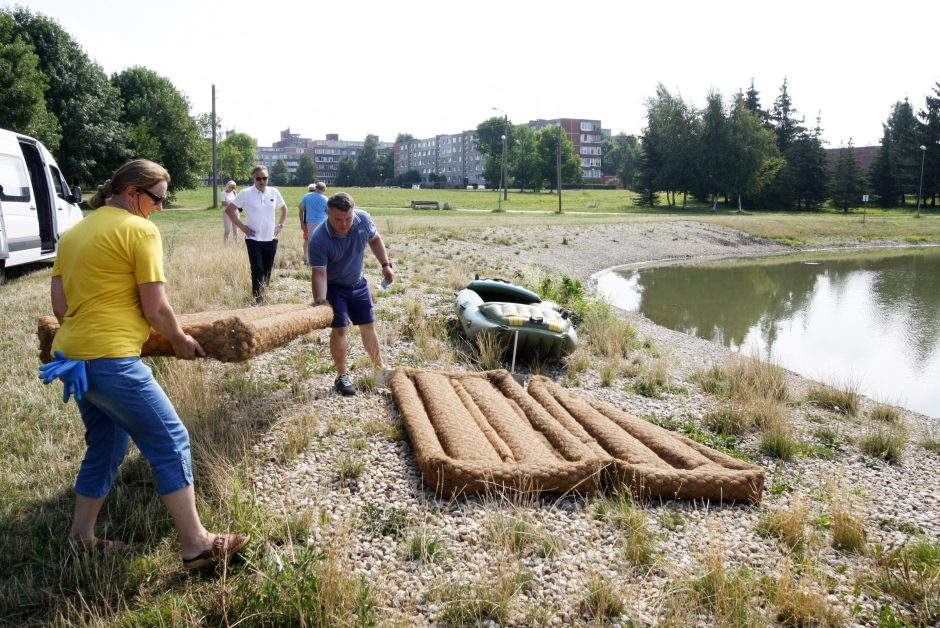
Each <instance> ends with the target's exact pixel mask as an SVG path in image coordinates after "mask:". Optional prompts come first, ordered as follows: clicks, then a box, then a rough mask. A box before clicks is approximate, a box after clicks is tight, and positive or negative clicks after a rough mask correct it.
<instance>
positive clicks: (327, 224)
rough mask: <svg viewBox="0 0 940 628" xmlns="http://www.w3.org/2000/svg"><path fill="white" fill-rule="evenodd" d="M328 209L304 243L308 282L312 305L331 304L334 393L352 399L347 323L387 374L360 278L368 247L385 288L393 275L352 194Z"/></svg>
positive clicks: (336, 196)
mask: <svg viewBox="0 0 940 628" xmlns="http://www.w3.org/2000/svg"><path fill="white" fill-rule="evenodd" d="M326 206H327V210H326V220H325V221H323V222H322V223H320V226H319V227H317V228H316V229H315V230H314V231H313V233H312V234H311V235H310V242H309V243H308V245H307V257H308V259H309V260H310V266H311V267H312V268H313V271H312V274H311V278H310V284H311V289H312V290H313V302H314V305H323V304H325V303H327V302H329V304H330V305H331V306H332V307H333V321H332V322H331V323H330V327H331V330H330V355H331V356H332V358H333V363H334V364H335V365H336V374H337V378H336V381H335V382H334V386H335V388H336V391H337V392H338V393H340V394H342V395H346V396H350V395H355V394H356V387H355V386H354V385H353V383H352V382H351V381H350V380H349V375H348V374H347V373H346V350H347V348H348V345H349V323H350V321H352V324H353V325H358V326H359V334H360V335H361V336H362V345H363V347H365V350H366V353H368V354H369V358H370V359H371V360H372V367H373V368H374V369H375V370H376V371H377V372H381V373H382V374H383V376H384V371H385V367H384V366H383V364H382V353H381V350H380V349H379V337H378V334H376V332H375V312H374V311H373V307H372V294H371V293H370V292H369V282H368V281H366V278H365V277H364V276H363V274H362V267H363V263H364V261H365V260H364V254H365V249H366V245H368V246H369V248H371V249H372V254H373V255H375V258H376V259H377V260H378V261H379V264H381V265H382V275H383V276H384V277H385V282H386V285H387V284H390V283H392V281H394V279H395V272H394V271H393V270H392V262H391V261H390V260H389V259H388V252H387V251H386V250H385V243H384V242H382V237H381V236H380V235H379V232H378V231H377V230H376V228H375V223H374V222H372V217H371V216H369V214H367V213H366V212H364V211H362V210H360V209H356V208H355V207H356V205H355V202H354V201H353V199H352V197H351V196H349V195H348V194H346V193H345V192H339V193H337V194H334V195H333V196H331V197H330V198H329V200H328V201H327V204H326Z"/></svg>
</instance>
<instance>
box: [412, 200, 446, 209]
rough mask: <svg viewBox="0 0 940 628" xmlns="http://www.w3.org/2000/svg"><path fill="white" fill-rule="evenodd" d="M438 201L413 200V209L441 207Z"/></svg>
mask: <svg viewBox="0 0 940 628" xmlns="http://www.w3.org/2000/svg"><path fill="white" fill-rule="evenodd" d="M440 208H441V204H440V203H439V202H438V201H411V209H440Z"/></svg>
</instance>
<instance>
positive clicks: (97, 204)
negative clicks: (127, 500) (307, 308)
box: [51, 159, 248, 569]
mask: <svg viewBox="0 0 940 628" xmlns="http://www.w3.org/2000/svg"><path fill="white" fill-rule="evenodd" d="M169 182H170V175H169V173H168V172H167V171H166V170H165V169H164V168H163V167H162V166H160V165H158V164H155V163H153V162H151V161H147V160H145V159H138V160H135V161H131V162H128V163H126V164H124V165H123V166H121V167H120V168H119V169H118V170H117V171H116V172H115V173H114V175H113V176H112V177H111V179H109V180H108V181H105V183H104V185H102V186H100V187H99V188H98V193H97V194H96V195H95V197H94V198H92V200H91V202H90V204H91V206H92V207H93V208H95V211H94V212H93V213H92V214H90V215H89V216H88V217H87V218H85V219H84V220H82V221H81V222H80V223H78V224H77V225H75V226H74V227H72V228H71V229H70V230H69V231H67V232H66V233H65V234H64V235H63V236H62V239H61V241H60V243H59V254H58V257H57V259H56V261H55V265H54V267H53V270H52V289H51V296H52V309H53V311H54V312H55V315H56V318H58V319H59V323H60V324H61V327H60V329H59V332H58V333H57V334H56V337H55V340H54V341H53V345H52V348H53V350H54V351H55V352H57V353H56V355H57V356H59V357H60V360H61V363H62V364H63V365H66V367H68V368H71V366H77V367H79V369H81V368H84V377H83V382H82V383H83V384H84V383H85V382H86V381H87V390H84V388H82V389H81V390H79V391H76V392H77V393H79V394H76V402H77V403H78V407H79V411H80V412H81V415H82V421H83V422H84V424H85V430H86V434H85V442H86V443H87V445H88V449H87V451H86V453H85V458H84V460H83V461H82V465H81V468H80V469H79V472H78V478H77V480H76V482H75V493H76V496H75V516H74V520H73V522H72V528H71V532H70V537H71V539H73V540H74V541H76V542H78V543H81V544H84V545H88V546H91V547H95V548H98V549H111V548H119V547H122V546H123V543H120V542H119V541H112V540H105V539H99V538H97V537H96V536H95V522H96V521H97V518H98V513H99V511H100V510H101V506H102V504H103V503H104V500H105V497H106V496H107V494H108V492H109V491H110V489H111V483H112V481H113V480H114V477H115V475H116V473H117V469H118V467H119V466H120V464H121V461H122V460H123V459H124V455H125V454H126V453H127V448H128V444H129V439H133V440H134V443H136V444H137V447H138V449H140V451H141V453H142V454H143V455H144V456H145V457H146V459H147V461H148V462H149V463H150V466H151V468H152V469H153V473H154V477H155V480H156V484H157V492H158V493H159V494H160V498H161V499H162V501H163V503H164V504H165V505H166V507H167V509H168V510H169V512H170V515H171V516H172V518H173V523H174V524H175V525H176V529H177V531H178V533H179V537H180V545H181V549H182V556H183V565H184V567H186V568H187V569H196V568H199V567H202V566H205V565H208V564H211V563H213V562H214V561H215V560H216V559H219V558H226V557H228V556H229V555H231V554H232V553H234V552H236V551H237V550H238V549H239V548H241V547H242V546H243V545H244V544H245V543H246V542H247V540H248V537H247V535H242V534H211V533H209V532H208V531H207V530H206V529H205V528H204V527H203V525H202V523H201V521H200V519H199V514H198V513H197V511H196V499H195V494H194V491H193V473H192V459H191V455H190V445H189V433H188V432H187V431H186V427H185V426H184V425H183V423H182V421H180V418H179V416H178V415H177V414H176V410H175V409H174V408H173V404H172V403H170V400H169V399H168V398H167V396H166V393H164V392H163V389H162V388H160V385H159V384H158V383H157V382H156V380H154V378H153V375H152V373H151V370H150V368H149V367H148V366H147V365H146V364H144V363H143V362H142V361H141V359H140V350H141V347H142V346H143V343H144V342H145V341H146V339H147V337H148V336H149V333H150V328H151V327H153V328H154V329H155V330H156V331H157V332H158V333H159V334H160V335H162V336H163V337H164V338H166V339H168V340H169V341H170V342H171V343H172V345H173V351H174V353H176V357H178V358H181V359H184V360H192V359H195V358H196V357H203V356H204V355H205V353H204V352H203V350H202V347H200V346H199V343H198V342H196V340H195V339H194V338H192V337H191V336H189V335H187V334H186V333H184V332H183V329H182V328H181V327H180V325H179V322H178V321H177V320H176V315H175V313H174V312H173V308H172V306H171V305H170V302H169V301H168V300H167V297H166V293H165V291H164V287H163V284H164V282H165V281H166V278H165V276H164V273H163V246H162V242H161V240H160V232H159V231H158V230H157V228H156V226H155V225H154V224H153V223H151V222H150V220H149V216H150V214H151V213H152V212H153V211H159V210H161V209H162V208H163V203H164V201H165V200H166V193H167V186H168V184H169ZM109 199H110V200H109ZM70 361H74V362H70ZM63 381H65V380H64V378H63ZM70 388H71V387H70V386H67V388H66V390H67V391H69V390H70ZM72 390H74V389H72ZM82 392H84V395H82V394H80V393H82Z"/></svg>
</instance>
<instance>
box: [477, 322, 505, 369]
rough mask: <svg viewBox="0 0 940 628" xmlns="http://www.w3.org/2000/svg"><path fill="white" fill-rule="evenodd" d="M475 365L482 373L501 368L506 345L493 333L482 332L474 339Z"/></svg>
mask: <svg viewBox="0 0 940 628" xmlns="http://www.w3.org/2000/svg"><path fill="white" fill-rule="evenodd" d="M476 348H477V355H476V364H477V366H478V367H479V368H480V370H482V371H492V370H493V369H498V368H502V367H503V356H504V355H505V354H506V345H505V344H504V343H503V342H502V341H501V340H500V338H499V336H497V335H496V334H495V333H493V332H489V331H484V332H481V333H479V334H477V337H476Z"/></svg>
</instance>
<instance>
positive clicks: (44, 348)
mask: <svg viewBox="0 0 940 628" xmlns="http://www.w3.org/2000/svg"><path fill="white" fill-rule="evenodd" d="M176 318H177V320H179V323H180V326H181V327H182V328H183V331H185V332H186V333H187V334H189V335H190V336H192V337H193V338H195V339H196V340H197V341H198V342H199V344H200V345H202V348H203V350H205V352H206V357H208V358H214V359H216V360H219V361H221V362H242V361H244V360H248V359H250V358H253V357H254V356H256V355H260V354H262V353H266V352H268V351H270V350H271V349H274V348H275V347H279V346H280V345H282V344H284V343H286V342H289V341H291V340H293V339H294V338H296V337H298V336H302V335H304V334H308V333H310V332H311V331H314V330H316V329H325V328H326V327H329V325H330V321H332V320H333V308H331V307H330V306H329V305H319V306H316V307H314V306H310V305H304V304H302V303H284V304H280V305H265V306H261V307H249V308H244V309H240V310H223V311H217V312H199V313H196V314H181V315H179V316H177V317H176ZM58 331H59V321H57V320H56V319H55V317H54V316H42V317H40V318H39V330H38V333H39V359H40V360H42V361H43V362H44V363H45V362H49V361H50V360H51V359H52V356H51V355H50V351H51V347H52V339H53V338H55V335H56V332H58ZM141 355H144V356H161V355H162V356H172V355H173V346H172V345H171V344H170V343H169V341H167V339H166V338H164V337H163V336H161V335H159V334H158V333H157V332H155V331H154V330H153V329H151V330H150V338H148V339H147V342H145V343H144V347H143V350H142V352H141Z"/></svg>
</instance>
